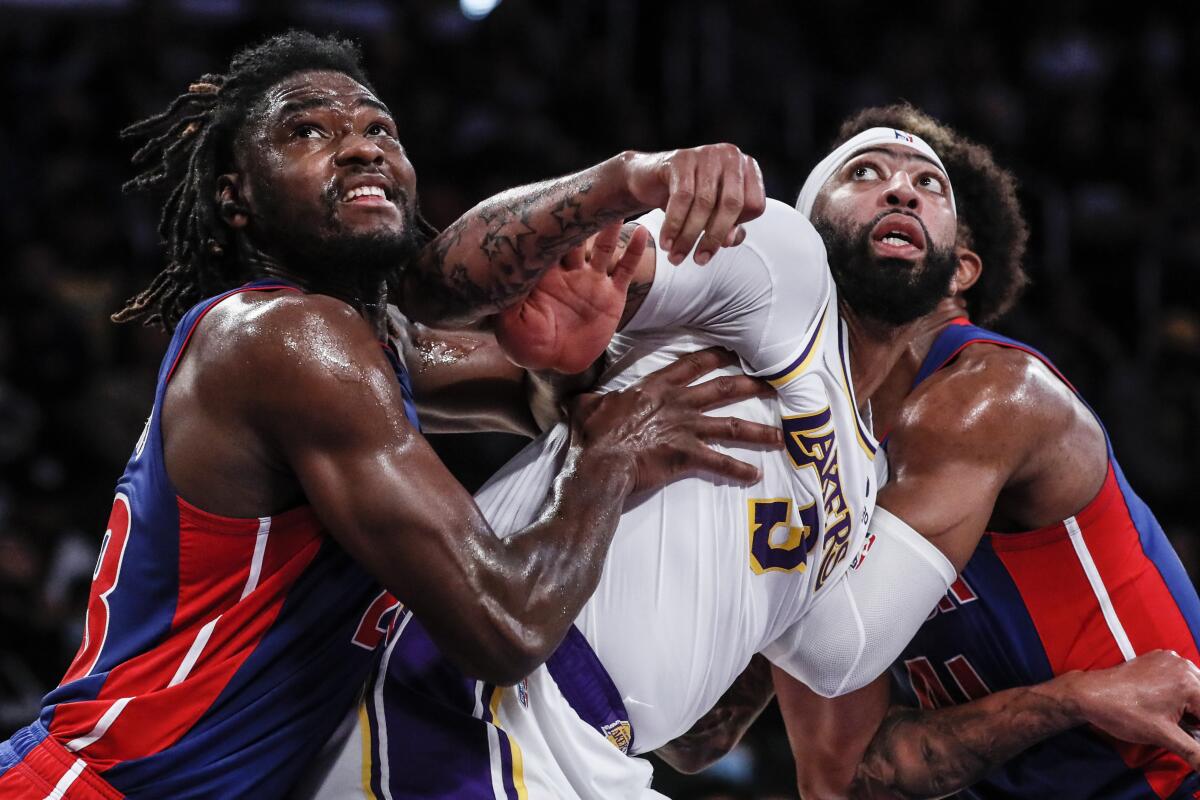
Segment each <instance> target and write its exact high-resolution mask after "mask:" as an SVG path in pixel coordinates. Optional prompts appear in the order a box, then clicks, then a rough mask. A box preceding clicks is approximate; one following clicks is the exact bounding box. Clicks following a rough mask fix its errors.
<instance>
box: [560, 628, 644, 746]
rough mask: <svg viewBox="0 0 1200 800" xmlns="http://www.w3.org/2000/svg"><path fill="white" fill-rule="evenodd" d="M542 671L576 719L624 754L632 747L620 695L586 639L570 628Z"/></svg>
mask: <svg viewBox="0 0 1200 800" xmlns="http://www.w3.org/2000/svg"><path fill="white" fill-rule="evenodd" d="M546 671H547V672H549V673H550V677H551V678H553V679H554V682H555V683H556V684H558V689H559V691H561V692H562V694H563V697H564V698H566V700H567V702H568V703H569V704H570V705H571V708H573V709H574V710H575V713H576V714H578V715H579V718H580V719H581V720H583V721H584V722H586V723H587V724H589V725H591V726H592V727H593V728H595V729H596V730H597V731H599V732H600V734H601V735H602V736H604V737H605V738H606V739H608V741H610V742H612V744H613V746H614V747H616V748H617V749H618V750H620V751H621V752H622V753H625V754H627V755H628V753H629V751H630V748H632V747H633V726H632V725H630V723H629V712H628V711H626V710H625V704H624V703H623V702H622V701H621V692H620V691H619V690H618V689H617V686H616V684H614V683H613V681H612V678H611V677H609V674H608V672H607V671H606V670H605V669H604V665H603V664H601V663H600V659H599V657H598V656H597V655H596V653H595V651H593V650H592V647H591V645H589V644H588V641H587V639H586V638H585V637H584V635H583V634H582V633H581V632H580V630H579V628H577V627H575V626H574V625H572V626H571V628H570V630H568V631H567V636H566V638H565V639H563V642H562V644H560V645H559V646H558V649H557V650H555V651H554V654H553V655H551V656H550V658H549V659H547V660H546Z"/></svg>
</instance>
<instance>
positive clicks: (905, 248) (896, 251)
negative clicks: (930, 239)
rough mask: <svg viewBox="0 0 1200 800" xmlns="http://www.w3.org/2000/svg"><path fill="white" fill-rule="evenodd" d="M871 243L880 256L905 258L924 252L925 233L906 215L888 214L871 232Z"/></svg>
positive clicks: (919, 225)
mask: <svg viewBox="0 0 1200 800" xmlns="http://www.w3.org/2000/svg"><path fill="white" fill-rule="evenodd" d="M871 241H872V242H874V244H875V249H876V251H877V252H879V253H880V254H881V255H884V256H889V257H896V258H905V257H909V258H912V257H915V256H919V255H921V254H922V253H924V252H925V231H924V230H922V228H921V223H920V222H919V221H917V220H916V219H914V218H912V217H910V216H908V215H907V214H888V215H887V216H885V217H884V218H883V219H881V220H880V221H879V222H877V223H876V224H875V227H874V228H872V230H871Z"/></svg>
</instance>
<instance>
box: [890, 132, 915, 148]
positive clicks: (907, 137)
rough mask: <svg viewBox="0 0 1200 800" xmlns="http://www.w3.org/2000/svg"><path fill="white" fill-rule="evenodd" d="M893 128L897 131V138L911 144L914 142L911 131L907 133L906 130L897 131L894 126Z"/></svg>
mask: <svg viewBox="0 0 1200 800" xmlns="http://www.w3.org/2000/svg"><path fill="white" fill-rule="evenodd" d="M892 130H893V131H895V132H896V138H897V139H899V140H900V141H902V142H908V143H909V144H912V140H913V137H912V134H911V133H905V132H904V131H897V130H896V129H895V128H892Z"/></svg>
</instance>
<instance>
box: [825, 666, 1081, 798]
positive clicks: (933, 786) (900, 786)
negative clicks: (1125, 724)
mask: <svg viewBox="0 0 1200 800" xmlns="http://www.w3.org/2000/svg"><path fill="white" fill-rule="evenodd" d="M1071 680H1072V675H1071V674H1068V675H1065V676H1061V677H1059V678H1056V679H1054V680H1052V681H1048V682H1047V683H1043V684H1039V685H1037V686H1029V687H1021V688H1017V689H1009V690H1006V691H1003V692H997V693H995V694H992V695H989V696H987V697H985V698H983V699H981V700H976V701H973V702H970V703H967V704H965V705H961V706H953V707H950V708H943V709H937V710H934V711H920V710H915V709H911V708H902V707H899V706H896V707H893V708H892V709H891V710H890V711H889V712H888V715H887V716H886V717H885V718H884V720H883V723H882V724H881V725H880V727H879V730H878V731H877V732H876V734H875V737H874V738H873V739H872V740H871V743H870V745H869V746H868V747H867V751H866V753H865V755H864V756H863V760H862V762H861V764H860V765H859V767H858V770H857V771H856V773H855V778H854V781H853V783H852V784H851V786H850V790H849V792H848V796H849V797H851V798H856V799H857V798H893V797H896V798H932V797H944V796H946V795H949V794H953V793H954V792H957V791H959V790H961V789H964V788H966V787H967V786H970V785H971V784H973V783H975V782H976V781H978V780H979V779H980V778H982V777H983V776H984V775H985V774H986V773H987V772H989V771H990V770H992V769H993V768H995V767H997V766H999V765H1000V764H1003V763H1004V762H1006V761H1008V760H1009V759H1011V758H1012V757H1013V756H1015V755H1017V754H1018V753H1020V752H1022V751H1023V750H1026V749H1028V748H1029V747H1032V746H1033V745H1035V744H1037V743H1038V742H1040V741H1042V740H1043V739H1046V738H1048V737H1050V736H1053V735H1055V734H1057V733H1061V732H1063V731H1065V730H1068V729H1070V728H1073V727H1075V726H1077V725H1080V724H1082V723H1083V722H1084V719H1083V717H1082V714H1081V712H1080V710H1079V705H1078V703H1077V702H1075V700H1074V699H1073V698H1072V695H1071V692H1070V682H1071Z"/></svg>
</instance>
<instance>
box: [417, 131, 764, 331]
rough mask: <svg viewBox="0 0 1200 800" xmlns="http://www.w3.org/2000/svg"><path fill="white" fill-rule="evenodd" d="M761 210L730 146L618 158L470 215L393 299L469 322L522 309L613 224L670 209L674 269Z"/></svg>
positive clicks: (437, 243)
mask: <svg viewBox="0 0 1200 800" xmlns="http://www.w3.org/2000/svg"><path fill="white" fill-rule="evenodd" d="M765 203H766V199H765V195H764V193H763V188H762V175H761V172H760V171H759V169H758V164H757V163H756V162H755V161H754V159H752V158H750V157H749V156H747V155H745V154H743V153H742V152H741V151H740V150H738V149H737V148H736V147H734V146H733V145H728V144H720V145H706V146H704V147H698V148H692V149H687V150H674V151H671V152H667V153H651V154H647V153H633V152H626V153H622V154H620V155H618V156H615V157H613V158H610V159H608V160H607V161H604V162H602V163H600V164H598V165H596V166H594V167H592V168H590V169H587V170H584V171H583V172H580V173H576V174H574V175H568V176H566V177H563V178H558V179H555V180H550V181H546V182H543V183H538V184H532V185H530V186H525V187H521V188H518V189H511V190H509V191H507V192H503V193H501V194H499V195H496V196H495V197H493V198H491V199H489V200H486V201H484V202H483V203H481V204H480V205H478V206H476V207H475V208H473V209H471V210H470V211H469V212H467V213H466V214H465V215H464V216H463V217H462V218H460V219H459V220H458V221H456V222H455V223H453V224H452V225H450V227H448V228H447V229H446V230H445V231H443V232H442V233H441V234H439V235H438V237H437V238H436V239H435V240H434V241H433V242H431V243H430V244H429V245H428V246H427V247H426V248H425V249H424V250H423V251H422V253H421V254H420V256H419V257H418V258H417V259H416V261H415V262H414V264H413V265H412V267H411V268H410V269H408V270H407V271H406V273H405V274H404V276H403V280H402V284H401V290H400V296H399V297H397V298H394V299H395V300H396V301H397V304H398V305H399V306H400V308H401V309H402V310H403V311H404V313H405V315H406V316H408V317H409V319H413V320H416V321H419V322H425V323H430V324H442V325H448V324H454V325H464V324H468V323H470V322H471V321H473V320H477V319H479V318H481V317H483V316H487V315H489V314H494V313H496V312H498V311H500V310H502V309H504V308H506V307H507V306H509V305H511V304H512V303H514V302H516V301H517V300H518V299H519V298H520V297H522V296H523V295H525V294H526V293H528V292H529V290H530V289H531V288H532V287H533V286H534V284H536V283H537V281H538V279H539V278H540V277H541V275H542V273H543V272H544V271H545V270H546V269H548V268H549V267H551V266H553V265H554V264H556V263H557V262H558V260H559V259H560V258H562V256H564V255H565V254H566V253H567V252H568V251H569V250H571V248H573V247H575V246H576V245H579V244H580V243H582V242H583V241H584V240H585V239H587V238H588V237H589V236H591V235H592V234H594V233H596V232H597V231H599V230H600V229H601V228H603V227H605V226H606V225H607V224H609V223H612V222H614V221H617V220H621V219H624V218H625V217H628V216H631V215H633V214H638V213H641V212H643V211H647V210H649V209H651V208H664V209H665V210H666V213H667V220H666V222H665V223H664V225H663V228H662V236H661V241H660V245H662V246H663V247H664V248H665V249H666V250H667V251H668V252H670V253H671V254H672V259H673V260H674V261H675V262H676V263H678V261H681V260H682V259H683V257H684V256H685V255H686V254H687V253H688V252H689V251H690V250H691V249H692V246H693V245H695V244H696V243H697V241H699V246H698V248H697V253H698V256H697V257H698V259H699V258H701V257H703V260H704V261H707V260H708V258H710V257H711V255H712V253H713V252H715V251H716V250H717V248H719V247H721V246H723V245H726V244H729V243H732V241H733V240H734V238H735V235H736V234H737V225H738V224H739V223H741V222H744V221H746V220H749V219H753V218H754V217H757V216H758V215H759V214H761V213H762V210H763V208H764V206H765ZM701 234H703V235H701Z"/></svg>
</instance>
